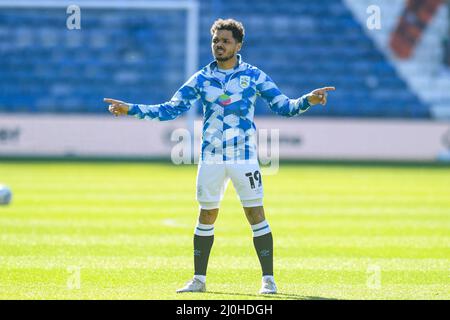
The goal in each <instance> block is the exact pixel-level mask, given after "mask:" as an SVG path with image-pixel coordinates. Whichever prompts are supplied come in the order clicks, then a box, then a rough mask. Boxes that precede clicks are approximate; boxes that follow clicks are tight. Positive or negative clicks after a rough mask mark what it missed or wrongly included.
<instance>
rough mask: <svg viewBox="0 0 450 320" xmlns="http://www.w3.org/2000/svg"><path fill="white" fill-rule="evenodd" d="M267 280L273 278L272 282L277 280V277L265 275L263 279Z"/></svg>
mask: <svg viewBox="0 0 450 320" xmlns="http://www.w3.org/2000/svg"><path fill="white" fill-rule="evenodd" d="M265 280H272V282H275V279H274V278H273V276H263V277H262V281H265Z"/></svg>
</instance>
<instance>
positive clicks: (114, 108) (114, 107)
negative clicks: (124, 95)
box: [103, 98, 129, 117]
mask: <svg viewBox="0 0 450 320" xmlns="http://www.w3.org/2000/svg"><path fill="white" fill-rule="evenodd" d="M103 101H104V102H106V103H109V107H108V110H109V112H111V113H112V114H113V115H115V116H116V117H118V116H121V115H123V116H126V115H127V114H128V109H129V107H128V104H126V103H125V102H123V101H120V100H115V99H110V98H104V99H103Z"/></svg>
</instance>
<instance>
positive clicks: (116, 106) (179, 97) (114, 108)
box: [103, 75, 199, 121]
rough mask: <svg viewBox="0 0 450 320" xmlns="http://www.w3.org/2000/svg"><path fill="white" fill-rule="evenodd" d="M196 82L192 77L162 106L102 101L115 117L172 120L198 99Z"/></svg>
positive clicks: (112, 100)
mask: <svg viewBox="0 0 450 320" xmlns="http://www.w3.org/2000/svg"><path fill="white" fill-rule="evenodd" d="M196 82H197V80H196V76H195V75H194V76H192V77H191V78H190V79H189V80H188V81H187V82H186V83H185V84H184V85H183V86H182V87H181V88H180V89H178V91H177V92H176V93H175V94H174V96H173V97H172V99H170V101H168V102H165V103H162V104H156V105H144V104H132V103H126V102H124V101H120V100H115V99H110V98H105V99H103V101H104V102H106V103H109V104H110V105H109V107H108V110H109V112H111V113H112V114H113V115H115V116H120V115H130V116H135V117H136V118H139V119H153V120H159V121H167V120H173V119H175V118H177V117H178V116H180V115H181V114H183V113H184V112H186V111H188V110H189V108H190V107H191V105H192V103H194V102H195V101H196V100H197V99H198V97H199V94H198V91H197V88H196Z"/></svg>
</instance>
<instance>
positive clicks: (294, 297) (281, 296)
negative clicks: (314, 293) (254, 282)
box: [205, 291, 338, 300]
mask: <svg viewBox="0 0 450 320" xmlns="http://www.w3.org/2000/svg"><path fill="white" fill-rule="evenodd" d="M205 293H208V294H217V295H227V296H242V297H255V298H258V300H263V299H280V300H338V299H335V298H325V297H311V296H300V295H296V294H290V293H277V294H251V293H236V292H217V291H207V292H205Z"/></svg>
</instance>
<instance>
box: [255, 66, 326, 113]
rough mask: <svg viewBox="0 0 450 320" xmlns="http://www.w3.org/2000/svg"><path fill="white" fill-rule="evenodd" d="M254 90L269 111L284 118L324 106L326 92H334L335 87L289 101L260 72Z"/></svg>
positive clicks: (268, 78)
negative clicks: (318, 105) (316, 105)
mask: <svg viewBox="0 0 450 320" xmlns="http://www.w3.org/2000/svg"><path fill="white" fill-rule="evenodd" d="M256 88H257V90H258V93H259V95H260V96H261V98H263V99H264V100H266V102H267V103H268V104H269V107H270V109H271V110H272V111H273V112H275V113H277V114H279V115H281V116H285V117H293V116H296V115H299V114H300V113H302V112H305V111H306V110H308V109H309V108H310V107H311V106H312V105H315V104H319V103H320V104H321V105H325V104H326V103H327V95H328V93H327V92H328V91H332V90H335V87H324V88H320V89H316V90H313V91H311V92H310V93H308V94H305V95H303V96H301V97H300V98H298V99H289V98H288V97H287V96H286V95H284V94H283V93H281V91H280V89H278V87H277V85H276V84H275V82H273V80H272V79H271V78H270V77H269V76H268V75H266V74H265V73H264V72H262V71H261V74H260V75H259V78H258V80H257V84H256Z"/></svg>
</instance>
